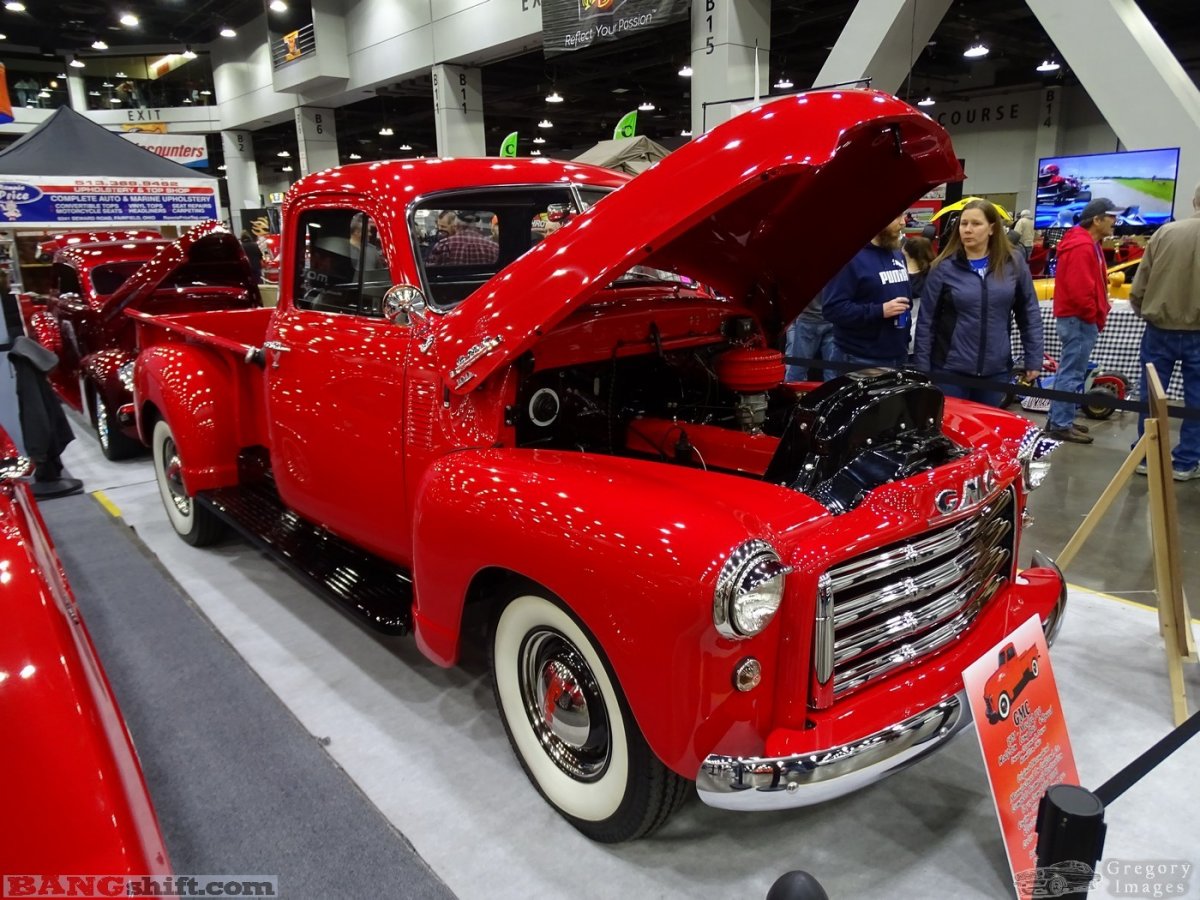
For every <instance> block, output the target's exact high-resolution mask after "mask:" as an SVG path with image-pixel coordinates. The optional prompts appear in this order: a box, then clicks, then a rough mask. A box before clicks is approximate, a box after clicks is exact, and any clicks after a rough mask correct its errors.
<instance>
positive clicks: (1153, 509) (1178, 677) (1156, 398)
mask: <svg viewBox="0 0 1200 900" xmlns="http://www.w3.org/2000/svg"><path fill="white" fill-rule="evenodd" d="M1146 381H1147V384H1148V386H1149V391H1148V393H1149V396H1148V397H1147V398H1145V399H1146V400H1148V402H1149V404H1150V415H1149V416H1148V417H1147V419H1146V424H1145V430H1144V433H1143V434H1142V437H1141V439H1140V440H1139V441H1138V442H1137V444H1136V445H1135V446H1134V448H1133V450H1132V451H1130V453H1129V456H1128V457H1127V458H1126V459H1125V462H1123V463H1122V464H1121V467H1120V468H1119V469H1118V470H1117V473H1116V475H1114V476H1113V478H1112V480H1111V481H1110V482H1109V483H1108V487H1106V488H1105V489H1104V491H1103V492H1102V493H1101V494H1100V498H1099V499H1098V500H1097V501H1096V504H1095V505H1094V506H1093V507H1092V509H1091V511H1090V512H1088V514H1087V515H1086V516H1085V517H1084V519H1083V522H1082V523H1080V525H1079V528H1078V529H1076V531H1075V534H1073V535H1072V536H1071V539H1070V540H1069V541H1067V545H1066V546H1065V547H1064V548H1063V550H1062V553H1060V554H1059V556H1058V560H1057V562H1058V566H1059V568H1061V569H1065V568H1066V567H1067V566H1068V565H1070V563H1071V561H1072V560H1073V559H1074V558H1075V555H1076V554H1077V553H1078V552H1079V548H1080V547H1082V546H1083V544H1084V542H1085V541H1086V540H1087V539H1088V537H1090V536H1091V534H1092V532H1093V531H1094V530H1095V528H1096V525H1097V524H1098V523H1099V522H1100V520H1101V519H1102V518H1104V515H1105V514H1106V513H1107V512H1108V510H1109V508H1110V507H1111V506H1112V504H1113V501H1114V500H1115V499H1116V498H1117V495H1118V494H1120V492H1121V491H1122V490H1123V489H1124V487H1125V485H1126V484H1128V483H1129V479H1130V478H1132V477H1133V472H1134V469H1136V468H1137V465H1138V463H1139V462H1141V460H1142V457H1143V456H1144V457H1145V458H1146V471H1147V478H1148V479H1149V482H1150V496H1149V500H1150V539H1151V544H1152V545H1153V549H1154V583H1155V592H1156V593H1157V595H1158V626H1159V629H1158V630H1159V633H1160V634H1161V635H1162V637H1163V647H1164V649H1165V650H1166V653H1167V675H1168V678H1169V679H1170V691H1171V709H1172V713H1173V714H1174V717H1175V724H1176V725H1180V724H1182V723H1183V721H1184V720H1185V719H1187V716H1188V699H1187V685H1186V683H1185V682H1184V680H1183V663H1184V662H1196V660H1197V655H1196V643H1195V638H1194V637H1193V634H1192V619H1191V614H1190V613H1189V612H1188V606H1187V598H1186V597H1185V596H1184V594H1183V569H1182V553H1181V548H1180V545H1179V512H1178V508H1177V506H1176V504H1175V485H1174V473H1173V471H1172V467H1171V441H1170V434H1171V432H1170V422H1169V420H1168V418H1167V395H1166V392H1165V391H1164V390H1163V386H1162V382H1161V381H1160V380H1159V377H1158V373H1157V372H1156V371H1155V370H1154V366H1152V365H1147V366H1146Z"/></svg>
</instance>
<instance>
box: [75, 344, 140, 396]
mask: <svg viewBox="0 0 1200 900" xmlns="http://www.w3.org/2000/svg"><path fill="white" fill-rule="evenodd" d="M134 358H135V354H133V353H131V352H129V351H128V350H101V351H99V352H97V353H93V354H91V355H90V356H85V357H84V358H83V359H82V360H80V363H79V370H80V375H81V377H82V378H83V380H84V382H85V383H86V384H90V385H92V386H93V387H95V388H96V390H98V391H99V392H100V394H101V396H102V397H103V398H104V404H105V405H106V406H107V407H108V408H109V409H110V410H113V411H116V410H117V409H119V408H120V407H121V406H123V405H125V404H126V403H129V402H130V401H131V400H132V399H133V394H132V393H131V392H130V391H129V389H128V388H127V387H125V385H124V384H123V383H122V382H121V377H120V374H119V372H120V369H121V366H123V365H125V363H127V362H129V361H130V360H132V359H134Z"/></svg>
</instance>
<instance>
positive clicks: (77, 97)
mask: <svg viewBox="0 0 1200 900" xmlns="http://www.w3.org/2000/svg"><path fill="white" fill-rule="evenodd" d="M63 71H64V72H66V73H67V100H68V101H70V103H71V109H73V110H75V112H77V113H86V112H87V111H88V105H87V85H85V84H84V82H83V76H82V75H76V74H75V72H76V71H78V70H77V69H63Z"/></svg>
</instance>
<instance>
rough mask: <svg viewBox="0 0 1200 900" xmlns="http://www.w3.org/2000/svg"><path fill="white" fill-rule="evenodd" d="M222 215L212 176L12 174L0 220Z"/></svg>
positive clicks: (30, 222) (88, 221)
mask: <svg viewBox="0 0 1200 900" xmlns="http://www.w3.org/2000/svg"><path fill="white" fill-rule="evenodd" d="M216 218H217V183H216V182H215V181H214V180H212V179H211V178H114V177H106V176H87V177H71V176H43V177H34V176H28V177H26V176H20V175H17V176H12V175H10V176H8V177H7V178H4V179H3V180H0V222H2V223H3V224H6V225H8V226H9V227H17V228H20V227H22V226H29V227H37V226H41V225H71V226H74V227H104V226H109V225H113V224H118V223H119V224H123V225H135V224H136V225H172V224H179V225H189V224H194V223H196V222H203V221H207V220H209V219H216Z"/></svg>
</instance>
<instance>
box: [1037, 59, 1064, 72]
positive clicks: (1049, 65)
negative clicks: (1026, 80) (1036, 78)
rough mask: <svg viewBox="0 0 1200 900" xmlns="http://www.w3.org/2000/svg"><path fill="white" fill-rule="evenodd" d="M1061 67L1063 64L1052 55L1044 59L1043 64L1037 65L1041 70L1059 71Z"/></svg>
mask: <svg viewBox="0 0 1200 900" xmlns="http://www.w3.org/2000/svg"><path fill="white" fill-rule="evenodd" d="M1061 68H1062V66H1060V65H1059V64H1058V63H1057V62H1056V61H1055V60H1054V57H1051V58H1050V59H1043V60H1042V64H1041V65H1040V66H1038V67H1037V70H1038V71H1039V72H1057V71H1058V70H1059V69H1061Z"/></svg>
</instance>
